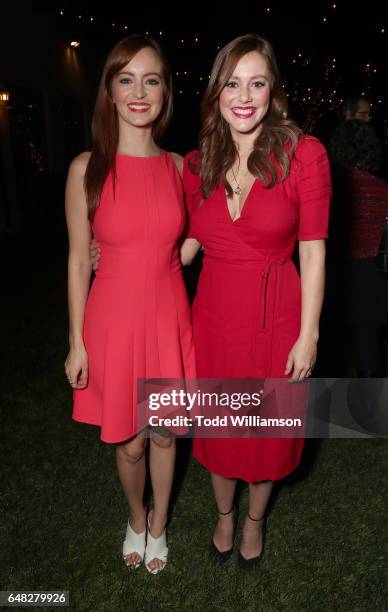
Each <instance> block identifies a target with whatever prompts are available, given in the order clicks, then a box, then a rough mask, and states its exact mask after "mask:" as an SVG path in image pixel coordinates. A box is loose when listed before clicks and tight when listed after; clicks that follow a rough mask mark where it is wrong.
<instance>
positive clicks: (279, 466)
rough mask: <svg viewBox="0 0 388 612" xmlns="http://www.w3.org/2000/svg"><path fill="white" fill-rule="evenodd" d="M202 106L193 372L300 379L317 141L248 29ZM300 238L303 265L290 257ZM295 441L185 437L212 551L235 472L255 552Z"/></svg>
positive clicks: (312, 315) (193, 221)
mask: <svg viewBox="0 0 388 612" xmlns="http://www.w3.org/2000/svg"><path fill="white" fill-rule="evenodd" d="M202 116H203V126H202V131H201V137H200V147H199V150H198V151H195V152H192V153H191V154H189V155H187V156H186V157H185V162H184V172H183V180H184V185H185V192H186V198H187V205H188V208H189V212H190V228H189V234H188V239H187V240H186V242H185V244H184V245H183V249H182V261H183V263H185V264H187V263H190V261H191V260H192V258H193V256H194V254H195V253H196V252H197V251H198V249H199V248H200V246H201V245H202V246H203V248H204V261H203V268H202V271H201V274H200V279H199V283H198V288H197V293H196V297H195V300H194V304H193V327H194V346H195V351H196V362H197V375H198V377H200V378H259V377H273V378H282V377H292V378H293V379H295V380H296V379H299V380H300V379H302V378H304V377H305V376H309V375H310V373H311V371H312V368H313V366H314V363H315V359H316V347H317V341H318V333H319V317H320V311H321V306H322V301H323V294H324V265H325V264H324V262H325V241H324V239H325V238H326V237H327V235H328V234H327V231H328V217H329V203H330V198H331V180H330V172H329V164H328V159H327V155H326V151H325V149H324V147H323V146H322V145H321V143H320V142H319V141H318V140H317V139H316V138H313V137H308V136H304V135H303V134H302V132H301V131H300V129H299V128H298V127H297V126H296V125H295V124H294V123H293V122H291V121H289V120H287V119H286V98H285V95H284V93H283V90H282V87H281V83H280V80H279V73H278V69H277V66H276V61H275V58H274V54H273V50H272V48H271V46H270V45H269V44H268V42H267V41H265V40H263V39H261V38H259V37H258V36H256V35H247V36H242V37H240V38H238V39H236V40H234V41H232V42H231V43H229V44H228V45H226V47H224V48H223V49H222V50H221V51H220V52H219V54H218V56H217V58H216V60H215V63H214V66H213V70H212V74H211V76H210V80H209V85H208V88H207V91H206V93H205V97H204V101H203V106H202ZM297 241H299V259H300V276H299V274H298V272H297V269H296V267H295V265H294V263H293V261H292V260H291V257H292V254H293V252H294V249H295V245H296V242H297ZM302 449H303V438H297V439H295V438H281V439H279V438H276V439H273V438H261V439H260V438H250V439H246V438H199V437H198V438H195V439H194V446H193V453H194V457H195V458H196V459H197V460H198V461H200V462H201V463H202V464H203V465H204V466H205V467H206V468H207V469H208V470H209V471H210V472H211V476H212V484H213V489H214V495H215V499H216V502H217V506H218V511H219V520H218V524H217V527H216V530H215V533H214V537H213V541H212V543H211V550H212V551H213V553H214V554H215V556H216V557H217V558H219V559H226V558H227V557H228V556H229V555H230V553H231V551H232V548H233V546H232V541H233V527H234V512H233V503H234V502H233V500H234V495H235V488H236V483H237V479H242V480H245V481H246V482H248V483H249V511H248V514H247V516H246V518H245V523H244V528H243V535H242V542H241V545H240V554H239V560H240V563H241V564H242V565H243V566H246V565H252V564H253V563H254V562H256V561H257V560H258V559H260V558H261V557H262V550H263V529H262V527H263V522H264V514H265V510H266V507H267V504H268V500H269V497H270V494H271V490H272V485H273V481H274V480H278V479H281V478H283V477H284V476H286V475H287V474H289V473H290V472H291V471H292V470H294V469H295V468H296V467H297V465H298V464H299V461H300V458H301V454H302ZM257 526H259V527H260V529H257Z"/></svg>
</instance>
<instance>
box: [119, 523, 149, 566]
mask: <svg viewBox="0 0 388 612" xmlns="http://www.w3.org/2000/svg"><path fill="white" fill-rule="evenodd" d="M146 531H147V530H146V529H145V530H144V531H142V532H141V533H136V531H134V530H133V529H132V527H131V525H130V524H129V521H128V525H127V532H126V534H125V540H124V542H123V559H124V563H125V565H126V566H127V567H129V569H137V568H138V567H140V566H141V564H142V563H143V559H144V551H145V547H146ZM131 553H137V554H138V555H139V557H141V561H138V562H137V563H130V562H129V561H128V559H126V558H125V557H127V556H128V555H130V554H131Z"/></svg>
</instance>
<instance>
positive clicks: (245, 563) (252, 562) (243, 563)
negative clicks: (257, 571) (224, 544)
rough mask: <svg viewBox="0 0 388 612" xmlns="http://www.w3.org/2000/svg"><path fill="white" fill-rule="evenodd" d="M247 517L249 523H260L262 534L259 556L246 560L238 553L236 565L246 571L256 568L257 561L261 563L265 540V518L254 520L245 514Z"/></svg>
mask: <svg viewBox="0 0 388 612" xmlns="http://www.w3.org/2000/svg"><path fill="white" fill-rule="evenodd" d="M247 516H248V518H249V519H250V520H251V521H255V522H256V523H261V530H262V534H263V535H262V549H261V553H260V554H259V555H256V557H251V558H250V559H246V558H245V557H244V555H242V554H241V552H240V551H238V564H239V567H240V568H241V569H248V568H251V567H256V565H258V563H259V561H261V560H262V558H263V557H264V539H265V531H266V517H265V516H262V517H261V518H259V519H255V518H253V517H252V516H251V515H250V514H249V512H248V513H247Z"/></svg>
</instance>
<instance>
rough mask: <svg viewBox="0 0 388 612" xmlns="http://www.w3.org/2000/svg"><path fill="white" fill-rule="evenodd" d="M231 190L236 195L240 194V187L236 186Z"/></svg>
mask: <svg viewBox="0 0 388 612" xmlns="http://www.w3.org/2000/svg"><path fill="white" fill-rule="evenodd" d="M233 191H234V193H235V194H236V195H238V196H239V195H241V187H236V189H233Z"/></svg>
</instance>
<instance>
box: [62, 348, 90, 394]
mask: <svg viewBox="0 0 388 612" xmlns="http://www.w3.org/2000/svg"><path fill="white" fill-rule="evenodd" d="M65 372H66V376H67V380H68V381H69V383H70V385H71V386H72V387H73V389H84V388H85V387H86V385H87V383H88V354H87V352H86V350H85V347H84V346H82V347H79V348H76V349H74V348H71V349H70V351H69V354H68V356H67V359H66V361H65Z"/></svg>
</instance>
